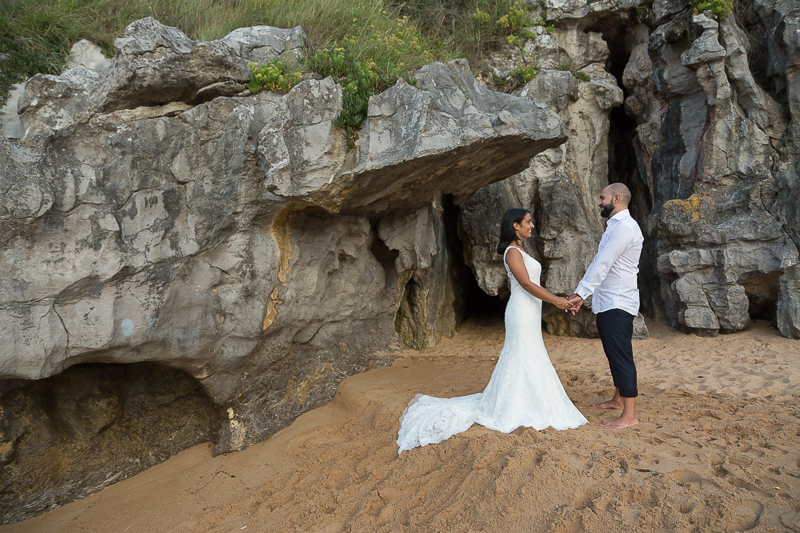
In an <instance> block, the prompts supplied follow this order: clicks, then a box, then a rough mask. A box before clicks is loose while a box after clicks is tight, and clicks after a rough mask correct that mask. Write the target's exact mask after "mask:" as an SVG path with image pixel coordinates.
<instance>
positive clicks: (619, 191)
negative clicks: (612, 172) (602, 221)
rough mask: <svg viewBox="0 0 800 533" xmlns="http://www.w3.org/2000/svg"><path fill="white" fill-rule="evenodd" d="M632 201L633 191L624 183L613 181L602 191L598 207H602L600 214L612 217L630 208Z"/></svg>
mask: <svg viewBox="0 0 800 533" xmlns="http://www.w3.org/2000/svg"><path fill="white" fill-rule="evenodd" d="M630 202H631V191H630V189H628V187H626V186H625V184H624V183H612V184H611V185H608V186H606V188H605V189H603V190H602V191H600V201H599V202H598V203H597V207H599V208H600V216H601V217H603V218H610V217H612V216H614V215H616V214H617V213H619V212H620V211H623V210H625V209H628V204H629V203H630Z"/></svg>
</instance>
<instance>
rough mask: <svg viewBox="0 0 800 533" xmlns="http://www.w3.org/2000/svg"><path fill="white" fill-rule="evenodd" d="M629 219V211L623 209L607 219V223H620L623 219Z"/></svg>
mask: <svg viewBox="0 0 800 533" xmlns="http://www.w3.org/2000/svg"><path fill="white" fill-rule="evenodd" d="M630 217H631V212H630V210H629V209H623V210H622V211H620V212H619V213H617V214H616V215H614V216H613V217H611V218H609V219H608V221H609V222H611V221H612V220H615V221H617V222H621V221H622V219H623V218H630Z"/></svg>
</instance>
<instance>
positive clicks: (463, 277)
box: [442, 194, 508, 323]
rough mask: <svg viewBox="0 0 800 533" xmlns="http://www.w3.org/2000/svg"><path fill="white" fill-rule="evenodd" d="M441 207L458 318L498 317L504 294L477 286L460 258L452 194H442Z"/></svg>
mask: <svg viewBox="0 0 800 533" xmlns="http://www.w3.org/2000/svg"><path fill="white" fill-rule="evenodd" d="M442 207H443V213H442V219H443V220H444V227H445V238H446V241H447V246H448V248H449V250H448V251H449V252H450V257H451V258H452V264H451V268H452V275H453V278H454V280H455V284H456V286H457V287H458V293H457V294H456V305H455V309H456V317H457V319H458V322H459V323H460V322H463V321H464V320H468V319H479V320H494V319H501V320H502V318H503V314H504V313H505V309H506V303H507V302H508V296H507V295H505V296H503V295H501V296H490V295H488V294H486V293H485V292H484V291H483V289H481V288H480V285H478V280H477V279H476V278H475V273H474V272H473V271H472V269H471V268H470V267H469V265H467V263H466V261H465V259H464V257H465V255H464V243H463V242H462V241H461V237H460V236H459V232H458V217H459V208H458V206H457V205H455V203H454V201H453V196H452V195H450V194H447V195H444V197H443V199H442Z"/></svg>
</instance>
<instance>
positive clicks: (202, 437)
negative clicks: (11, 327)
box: [0, 363, 220, 524]
mask: <svg viewBox="0 0 800 533" xmlns="http://www.w3.org/2000/svg"><path fill="white" fill-rule="evenodd" d="M0 407H1V409H0V433H1V434H2V435H0V436H1V437H2V441H3V442H5V443H7V444H8V445H9V447H7V448H6V449H4V450H3V452H2V455H0V464H2V469H0V508H1V509H2V510H3V511H2V513H0V523H3V524H8V523H12V522H17V521H19V520H25V519H28V518H32V517H34V516H36V515H38V514H41V513H42V512H45V511H47V510H49V509H52V508H54V507H58V506H61V505H64V504H66V503H68V502H70V501H74V500H77V499H80V498H83V497H85V496H88V495H89V494H92V493H94V492H97V491H98V490H100V489H102V488H103V487H105V486H107V485H110V484H111V483H114V482H117V481H122V480H123V479H125V478H128V477H130V476H132V475H134V474H137V473H139V472H141V471H143V470H145V469H147V468H149V467H151V466H154V465H156V464H158V463H161V462H163V461H165V460H167V459H168V458H169V457H170V456H172V455H174V454H176V453H178V452H180V451H183V450H185V449H187V448H190V447H191V446H195V445H197V444H201V443H204V442H209V441H214V440H216V438H217V433H218V426H219V420H220V419H219V413H218V409H217V407H216V406H215V405H214V403H213V401H212V400H211V398H210V397H209V396H208V394H207V393H206V391H205V389H204V388H203V386H202V385H201V384H200V382H199V381H197V379H195V378H194V377H192V376H190V375H188V374H186V373H185V372H182V371H180V370H175V369H172V368H168V367H166V366H164V365H160V364H157V363H132V364H102V363H87V364H79V365H75V366H72V367H70V368H68V369H66V370H65V371H63V372H61V373H60V374H57V375H55V376H51V377H49V378H44V379H40V380H33V381H31V380H23V379H10V380H3V381H0ZM89 451H90V453H89ZM21 502H22V503H21Z"/></svg>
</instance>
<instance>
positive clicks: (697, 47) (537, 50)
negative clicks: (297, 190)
mask: <svg viewBox="0 0 800 533" xmlns="http://www.w3.org/2000/svg"><path fill="white" fill-rule="evenodd" d="M796 7H797V6H796V4H795V3H791V2H782V1H766V2H765V1H757V2H755V3H754V4H753V5H751V6H744V7H743V8H742V9H741V10H739V11H738V12H737V13H736V15H735V16H731V17H729V18H727V19H719V18H718V17H716V16H714V15H713V14H711V13H710V12H706V13H701V14H696V15H693V13H692V9H691V8H690V6H688V5H687V3H685V2H680V1H678V2H675V1H663V2H654V3H652V4H639V3H638V2H634V3H624V2H617V1H613V2H592V3H587V2H583V1H577V2H566V3H565V2H553V1H548V2H545V4H544V6H542V9H543V11H542V14H543V16H544V18H545V19H546V20H547V21H549V22H550V23H552V24H553V25H554V26H555V29H553V30H550V31H547V30H545V29H544V28H542V27H538V28H536V29H535V32H534V33H535V36H534V38H532V39H531V41H530V42H529V43H528V45H527V46H526V49H525V54H527V55H528V56H529V57H532V58H534V59H535V61H536V62H537V64H538V65H540V66H542V67H543V68H544V69H545V70H541V71H540V72H539V73H538V75H537V77H536V78H535V79H534V80H532V81H530V82H528V84H526V85H525V86H524V87H523V88H522V89H521V90H520V91H519V93H520V95H521V96H523V97H525V98H528V99H530V100H531V101H534V102H540V103H545V104H547V105H548V106H549V107H550V108H551V109H553V110H554V111H556V112H557V113H559V115H560V116H561V117H562V118H563V120H564V123H565V126H566V127H567V129H568V130H569V132H570V140H569V141H568V142H567V143H565V144H564V145H562V146H560V147H558V148H555V149H552V150H549V151H547V152H544V153H542V154H539V155H538V156H536V158H534V160H533V161H532V163H531V166H530V168H529V169H528V170H526V171H525V172H523V173H522V174H520V175H518V176H515V177H514V178H512V179H511V180H508V182H504V183H508V184H509V185H506V186H508V187H512V188H513V189H515V190H514V191H503V192H500V191H501V187H502V186H501V185H500V184H495V185H491V186H487V187H485V188H484V189H481V190H480V191H479V192H478V193H476V195H475V196H474V197H475V198H476V199H478V198H484V197H488V198H490V200H488V201H484V200H482V199H481V200H479V201H477V202H475V203H476V204H478V205H471V204H469V202H470V201H468V202H467V205H469V207H468V208H467V209H464V210H462V224H463V225H464V226H465V227H469V228H470V231H466V232H464V233H465V234H469V235H473V237H465V238H467V239H470V240H471V246H468V247H465V250H467V255H468V256H472V257H475V258H477V259H472V257H468V258H467V260H468V262H469V263H470V264H471V265H472V266H473V270H474V272H475V276H476V279H477V281H478V283H479V285H480V286H481V287H482V288H483V289H484V290H485V291H486V292H487V293H489V294H497V293H498V292H499V290H498V287H499V286H502V285H503V283H504V279H503V277H502V275H501V274H502V271H501V269H502V265H501V263H500V261H499V257H498V256H496V255H493V252H492V251H491V248H492V247H491V243H490V242H488V241H486V239H485V238H483V237H482V236H481V234H482V233H488V226H490V225H491V224H492V223H493V222H486V223H484V225H486V226H487V230H485V231H481V230H477V231H476V230H475V229H474V228H473V226H475V225H476V222H475V221H478V222H477V223H478V224H480V223H481V222H480V221H484V220H486V221H494V220H499V219H500V217H501V216H502V213H503V211H505V209H507V208H509V207H513V206H522V207H526V208H530V209H531V211H532V212H534V213H536V216H535V219H536V220H537V227H538V231H539V235H540V236H541V238H542V241H541V242H540V245H539V248H540V250H539V251H540V255H541V259H542V262H543V266H544V279H545V285H546V286H547V288H548V289H550V290H551V291H553V292H555V293H557V294H562V295H563V294H568V293H569V292H570V291H571V290H572V289H573V288H574V285H575V284H576V283H577V279H580V276H581V275H582V273H583V272H584V270H585V268H586V266H587V265H588V261H590V260H591V255H593V253H594V250H595V249H596V244H597V242H598V241H599V237H600V235H601V233H602V228H603V227H604V226H603V222H602V221H601V220H600V218H599V217H598V213H597V209H596V207H595V202H596V195H597V193H598V192H599V190H600V189H601V188H602V187H603V186H604V185H606V184H607V183H609V182H613V181H622V182H624V183H627V184H628V186H629V187H630V188H631V190H632V192H633V195H634V198H633V201H632V204H631V212H632V214H633V216H634V217H635V218H636V219H637V220H638V222H639V224H640V226H641V227H642V229H643V231H644V233H645V247H644V250H643V255H642V262H641V265H640V267H641V269H640V270H641V271H640V283H639V285H640V288H641V290H642V309H643V310H644V311H645V312H646V313H648V314H650V315H651V316H653V317H654V318H659V319H664V320H667V321H668V322H669V323H670V324H671V325H673V326H675V327H679V328H684V329H686V330H687V331H693V332H696V333H699V334H704V335H715V334H716V333H717V332H719V331H736V330H739V329H742V328H745V327H747V326H748V325H749V324H750V322H751V320H752V319H754V318H758V319H767V320H771V321H772V320H775V319H776V314H777V313H781V315H780V316H781V318H780V320H781V321H782V322H781V324H783V326H781V327H782V328H783V329H782V331H784V332H786V331H794V330H793V329H792V328H796V318H792V317H793V316H794V315H792V313H791V312H789V311H786V310H788V309H791V308H792V306H793V304H792V303H791V301H792V296H790V294H791V292H790V291H789V292H787V291H786V289H781V288H780V287H783V286H784V285H781V286H780V287H779V280H781V279H784V282H783V283H784V284H786V283H790V280H791V279H792V275H790V274H789V273H790V272H792V270H791V268H792V267H793V265H795V264H797V263H798V251H797V249H798V246H800V238H798V230H797V228H798V227H800V219H798V213H799V212H800V211H798V208H797V206H798V204H799V203H800V190H798V157H797V153H800V152H798V147H797V139H798V133H797V131H796V130H797V123H798V121H797V117H798V107H797V101H798V99H797V87H796V85H797V79H796V78H797V75H796V72H797V67H796V65H797V60H798V57H797V56H798V53H797V49H798V41H797V31H796V30H797V25H798V15H797V10H796ZM511 63H513V59H512V60H510V61H509V60H503V61H500V62H499V63H498V65H499V66H497V67H495V71H496V72H501V71H503V68H505V69H506V70H509V68H506V67H508V65H510V64H511ZM546 69H559V70H557V71H556V70H546ZM569 71H572V73H576V72H581V73H583V74H588V75H589V76H590V78H591V82H590V83H586V82H582V81H580V82H579V81H578V80H577V79H576V78H575V77H574V76H573V75H572V74H571V73H570V72H569ZM610 74H613V76H612V75H610ZM598 82H600V83H602V85H599V84H598ZM622 87H624V89H625V98H624V115H621V112H622V109H620V108H618V107H617V106H619V104H620V103H621V102H622V97H623V94H622V90H621V89H622ZM526 176H527V177H526ZM511 184H513V185H511ZM520 189H521V190H522V191H523V192H520ZM529 192H532V194H530V193H529ZM528 198H532V200H531V201H529V200H528ZM475 213H479V215H478V216H476V215H475ZM473 219H474V220H473ZM783 276H785V278H784V277H783ZM787 286H788V285H787ZM781 291H783V292H781ZM779 302H784V303H779ZM779 309H780V310H781V311H780V312H779ZM546 320H547V321H548V328H549V329H550V331H551V332H553V333H557V334H577V335H591V334H592V329H593V324H591V320H590V317H586V316H584V317H580V316H579V317H578V318H567V317H564V316H563V314H561V313H549V314H547V318H546ZM788 322H792V323H793V324H794V325H793V326H791V327H790V326H788ZM784 334H786V333H784Z"/></svg>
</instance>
